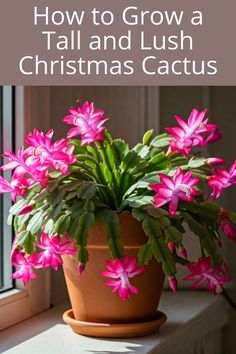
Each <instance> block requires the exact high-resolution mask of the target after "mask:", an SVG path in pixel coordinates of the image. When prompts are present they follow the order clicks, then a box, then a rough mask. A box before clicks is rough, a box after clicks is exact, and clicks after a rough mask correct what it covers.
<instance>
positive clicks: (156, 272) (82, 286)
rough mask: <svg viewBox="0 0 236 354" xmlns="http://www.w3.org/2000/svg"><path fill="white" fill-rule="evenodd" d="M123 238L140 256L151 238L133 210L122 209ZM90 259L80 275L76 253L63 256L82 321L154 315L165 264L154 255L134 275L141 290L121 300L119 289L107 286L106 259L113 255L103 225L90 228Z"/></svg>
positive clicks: (132, 254)
mask: <svg viewBox="0 0 236 354" xmlns="http://www.w3.org/2000/svg"><path fill="white" fill-rule="evenodd" d="M119 220H120V227H121V240H122V243H123V245H124V249H125V255H128V256H129V257H132V258H134V257H137V253H138V250H139V248H140V246H141V245H142V244H144V243H146V242H147V237H146V235H145V234H144V231H143V229H142V224H141V223H140V222H138V221H137V220H135V219H134V218H133V217H132V215H131V213H129V212H122V213H119ZM88 251H89V261H88V263H87V265H86V268H85V271H84V272H83V274H82V275H81V276H79V275H78V272H77V266H78V262H77V259H76V256H63V262H64V263H63V269H64V274H65V279H66V283H67V288H68V292H69V297H70V301H71V305H72V309H73V312H74V317H75V319H76V320H79V321H86V322H101V323H133V322H142V321H146V320H149V319H151V318H152V317H153V316H154V315H155V313H156V311H157V307H158V304H159V300H160V296H161V291H162V287H163V282H164V273H163V271H162V267H161V265H160V264H158V263H157V262H156V261H155V260H154V259H153V260H152V261H151V262H150V263H149V265H148V266H146V268H145V271H144V272H143V273H141V274H139V275H137V276H135V277H134V278H132V279H131V282H132V284H133V285H135V286H136V287H137V288H138V290H139V293H138V294H137V295H133V296H131V298H129V299H128V300H125V301H123V300H121V299H120V297H119V295H118V293H115V294H112V288H111V287H108V286H105V285H104V281H107V280H108V278H105V277H103V276H102V275H101V272H102V271H104V270H106V266H105V261H106V260H110V259H111V255H110V253H109V250H108V247H107V244H106V235H105V230H104V227H103V225H100V224H97V225H94V226H93V227H92V228H91V229H90V231H89V242H88Z"/></svg>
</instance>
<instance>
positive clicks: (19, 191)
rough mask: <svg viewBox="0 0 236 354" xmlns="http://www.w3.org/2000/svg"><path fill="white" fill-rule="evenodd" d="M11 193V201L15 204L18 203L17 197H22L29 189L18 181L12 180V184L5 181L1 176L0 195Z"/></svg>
mask: <svg viewBox="0 0 236 354" xmlns="http://www.w3.org/2000/svg"><path fill="white" fill-rule="evenodd" d="M7 192H10V193H11V199H12V200H13V202H15V201H16V197H17V195H20V196H22V197H24V196H25V194H26V193H27V188H26V187H25V186H24V185H22V184H21V183H20V182H19V181H18V180H17V179H12V181H11V183H9V182H8V181H7V180H5V179H4V178H3V177H2V176H0V194H3V193H7Z"/></svg>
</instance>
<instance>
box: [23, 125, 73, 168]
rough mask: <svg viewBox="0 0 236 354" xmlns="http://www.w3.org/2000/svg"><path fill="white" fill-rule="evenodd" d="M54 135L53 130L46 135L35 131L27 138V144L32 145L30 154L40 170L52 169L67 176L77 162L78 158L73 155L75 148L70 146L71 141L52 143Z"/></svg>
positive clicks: (29, 149)
mask: <svg viewBox="0 0 236 354" xmlns="http://www.w3.org/2000/svg"><path fill="white" fill-rule="evenodd" d="M53 134H54V131H53V130H49V131H48V132H47V133H46V134H44V133H43V132H41V131H38V130H37V129H34V130H33V133H30V134H29V135H28V136H27V137H26V138H25V142H26V143H27V144H28V145H30V148H28V152H30V155H31V161H32V163H33V165H35V167H36V168H38V169H39V170H40V169H41V168H43V169H44V168H45V167H52V168H54V169H55V170H57V169H59V170H60V171H61V172H62V173H63V174H67V172H68V168H69V166H70V165H71V164H72V163H73V162H75V160H76V157H75V156H73V155H72V153H73V150H74V146H68V143H69V141H68V140H66V139H61V140H57V141H56V142H55V143H52V141H51V139H52V136H53Z"/></svg>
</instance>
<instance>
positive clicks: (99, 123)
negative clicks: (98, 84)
mask: <svg viewBox="0 0 236 354" xmlns="http://www.w3.org/2000/svg"><path fill="white" fill-rule="evenodd" d="M69 112H70V114H69V115H68V116H66V117H65V118H64V119H63V121H64V122H65V123H67V124H71V125H74V126H75V128H72V129H70V130H69V132H68V134H67V138H72V137H75V136H78V135H80V136H81V145H83V144H91V143H93V142H94V141H98V140H103V139H104V138H103V134H102V131H103V130H105V129H106V128H105V127H104V126H103V123H105V122H106V121H107V120H108V118H103V115H104V111H101V110H97V111H96V110H94V105H93V103H89V102H87V101H86V102H84V104H83V105H82V106H81V107H80V106H78V107H77V108H73V107H71V108H70V109H69Z"/></svg>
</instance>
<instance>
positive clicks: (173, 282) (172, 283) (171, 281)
mask: <svg viewBox="0 0 236 354" xmlns="http://www.w3.org/2000/svg"><path fill="white" fill-rule="evenodd" d="M168 282H169V285H170V288H171V290H172V291H173V292H174V293H176V291H177V280H176V278H175V277H174V276H172V277H168Z"/></svg>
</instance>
